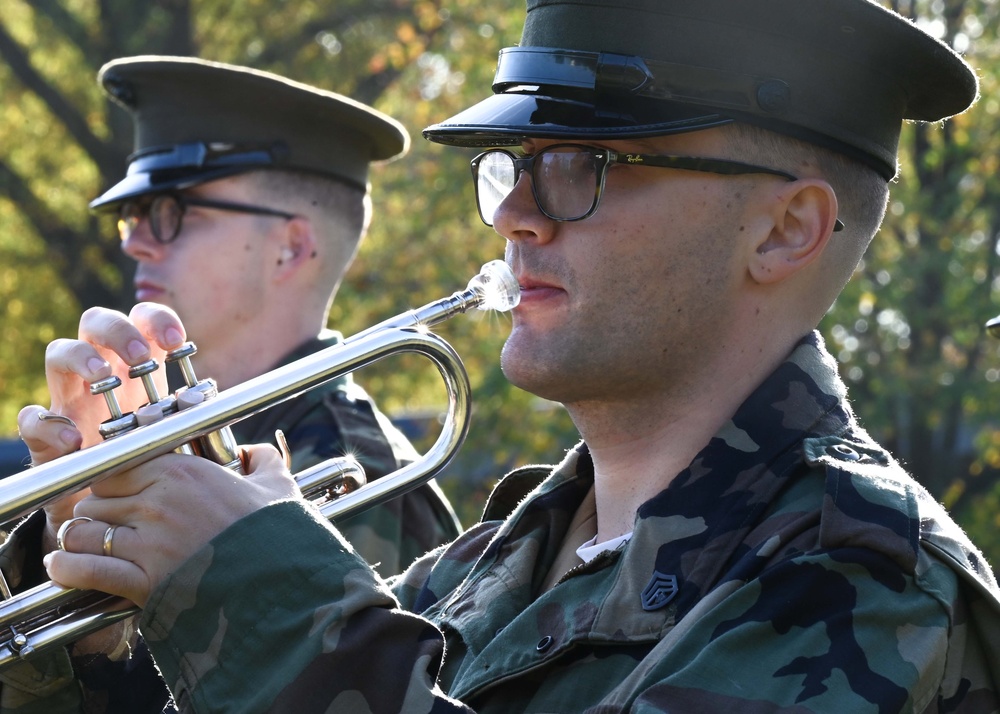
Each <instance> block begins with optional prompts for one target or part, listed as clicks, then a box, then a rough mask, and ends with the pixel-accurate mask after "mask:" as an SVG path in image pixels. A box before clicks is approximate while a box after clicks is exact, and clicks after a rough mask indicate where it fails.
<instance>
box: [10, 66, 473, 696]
mask: <svg viewBox="0 0 1000 714" xmlns="http://www.w3.org/2000/svg"><path fill="white" fill-rule="evenodd" d="M99 82H100V84H101V86H102V88H103V89H104V91H105V93H106V95H107V96H108V98H109V99H113V100H114V101H116V102H118V103H119V104H121V105H123V107H125V108H126V109H127V110H128V111H129V113H130V114H131V115H132V118H133V120H134V122H135V129H136V131H135V153H134V154H133V155H132V156H131V157H130V165H129V170H128V173H127V175H126V176H125V177H124V178H123V179H122V180H121V181H120V182H118V183H117V184H115V185H114V186H112V187H111V188H110V189H108V190H107V191H106V192H105V193H104V194H102V195H101V196H100V197H99V198H98V199H96V200H95V201H94V202H93V203H92V204H91V206H92V208H94V209H95V210H98V211H115V210H119V209H122V207H123V206H125V205H126V204H127V203H128V202H130V201H133V200H136V199H138V202H139V203H141V202H142V201H144V200H151V199H153V198H154V197H157V196H162V195H167V194H177V195H183V194H182V192H183V191H185V190H186V189H189V188H192V187H199V186H200V185H201V184H204V183H206V182H211V181H215V180H219V179H226V178H228V177H235V176H239V175H241V174H244V173H247V172H254V171H258V172H263V171H268V170H271V169H274V170H277V171H282V172H286V174H287V175H291V176H293V177H294V176H297V175H298V174H297V173H296V172H298V173H300V174H306V175H308V176H310V177H312V176H321V177H323V178H324V179H326V180H328V182H330V183H334V184H336V185H337V186H338V187H340V185H341V184H345V185H349V186H353V187H355V188H354V189H352V190H353V191H356V195H355V194H353V193H352V194H345V193H343V192H332V191H328V192H326V193H325V194H324V196H325V197H326V198H327V199H330V200H336V201H339V203H336V204H335V205H334V206H332V207H331V208H330V209H329V211H330V213H333V212H335V211H339V212H341V213H343V217H342V219H341V220H340V221H339V222H332V221H330V220H329V218H328V216H329V214H326V213H325V214H321V217H322V218H323V219H324V221H323V222H318V223H317V227H316V228H315V229H314V230H317V231H320V230H328V229H329V227H330V225H331V224H332V225H334V226H335V228H336V230H338V231H340V232H341V233H343V234H344V235H340V233H337V234H335V236H336V238H335V239H336V240H338V241H340V242H341V243H343V247H342V248H340V247H338V251H342V252H349V253H350V254H351V255H353V249H354V247H355V246H356V241H357V239H358V237H359V236H357V235H353V236H352V234H351V231H352V230H357V231H358V232H361V231H363V226H362V225H361V224H362V223H363V221H362V220H361V218H360V214H361V213H362V212H363V211H362V208H363V204H362V198H363V196H364V192H365V191H366V185H367V180H368V170H369V164H370V163H371V162H372V161H377V160H387V159H390V158H392V157H393V156H396V155H399V154H401V153H402V152H404V151H405V150H406V146H407V145H408V137H407V134H406V131H405V129H404V128H403V127H402V126H401V125H400V124H398V122H395V121H394V120H392V119H391V118H389V117H387V116H385V115H383V114H381V113H379V112H376V111H374V110H372V109H371V108H369V107H367V106H364V105H361V104H358V103H356V102H353V101H352V100H350V99H348V98H346V97H342V96H340V95H336V94H333V93H331V92H324V91H321V90H318V89H315V88H313V87H308V86H306V85H300V84H297V83H294V82H290V81H288V80H285V79H284V78H281V77H278V76H276V75H271V74H267V73H262V72H256V71H253V70H249V69H247V68H242V67H235V66H231V65H221V64H217V63H209V62H203V61H200V60H197V59H194V58H174V57H152V56H143V57H137V58H125V59H122V60H116V61H114V62H111V63H109V64H108V65H106V66H105V67H104V68H102V70H101V73H100V75H99ZM181 108H182V110H181ZM286 174H282V175H286ZM271 186H274V184H271ZM295 186H296V187H297V188H301V185H300V184H295ZM278 188H279V189H281V188H282V187H281V186H280V185H279V186H278ZM307 188H308V186H307ZM285 190H287V189H285ZM345 196H346V198H345ZM192 198H195V199H197V198H198V196H197V195H195V196H193V197H192V196H191V195H186V196H185V200H191V199H192ZM200 198H202V199H204V196H200ZM355 204H356V205H355ZM240 208H247V206H237V209H240ZM248 208H249V209H250V210H251V211H252V210H254V206H249V207H248ZM147 210H149V209H148V208H147ZM355 213H357V214H359V217H358V218H357V220H355V218H356V217H355V215H354V214H355ZM225 215H229V216H231V215H232V214H225ZM292 217H293V216H292ZM145 219H147V220H148V222H149V223H150V224H152V222H153V221H152V219H150V217H149V216H148V215H146V216H145ZM355 222H356V223H357V226H356V227H355ZM341 223H342V224H343V225H342V226H341ZM177 227H178V231H179V230H180V222H179V221H178V223H177ZM154 235H155V233H154ZM122 237H123V240H125V239H126V238H125V235H124V234H123V236H122ZM177 237H178V236H173V237H171V236H166V237H162V236H161V237H157V238H156V240H157V241H160V242H171V241H172V240H173V239H174V238H177ZM352 237H353V239H354V241H355V242H354V243H352V242H351V239H352ZM249 238H252V239H259V238H260V236H259V235H257V234H252V235H249ZM179 239H180V240H181V241H182V242H183V241H184V240H185V239H188V240H192V239H195V240H197V239H200V240H204V239H205V235H204V234H201V235H197V236H188V235H184V236H179ZM333 239H334V237H333V236H331V240H330V241H329V242H331V243H332V241H333ZM146 240H147V241H148V240H151V239H150V238H146ZM124 245H125V244H124V243H123V246H124ZM213 245H215V246H219V245H228V244H225V243H221V244H220V243H219V242H218V241H217V242H215V243H214V244H213ZM240 248H242V246H240ZM321 250H322V252H324V253H326V254H329V255H333V256H337V255H339V253H337V252H334V251H333V250H332V249H331V250H328V245H327V244H326V243H324V244H323V245H322V248H321ZM146 253H149V251H148V249H147V250H146ZM130 255H131V256H132V257H133V258H136V260H139V261H140V263H141V262H142V260H147V261H149V260H151V258H150V257H149V256H148V255H145V254H144V255H143V257H142V259H140V257H139V256H137V255H136V254H135V253H134V252H133V253H130ZM184 255H185V257H186V259H187V260H188V262H189V263H190V262H191V261H192V260H193V259H194V258H197V257H198V254H197V253H196V254H193V256H194V258H192V254H191V253H186V254H184ZM212 257H213V258H216V259H218V260H219V261H220V262H221V263H225V262H226V261H227V260H228V259H229V258H230V257H232V256H227V255H215V256H212ZM312 257H313V258H315V257H316V256H315V255H314V256H312ZM321 257H322V262H323V263H324V264H325V265H326V266H327V268H328V269H327V270H326V272H325V273H323V274H322V276H321V279H318V280H317V281H316V283H315V287H310V288H309V290H310V293H311V294H310V296H309V297H310V299H312V298H313V295H312V293H316V294H320V293H322V291H324V290H326V291H328V293H332V292H333V291H334V290H335V288H336V284H337V283H338V282H339V280H340V275H339V274H338V275H332V273H331V271H332V269H333V266H335V265H336V263H334V262H333V261H334V260H335V259H340V258H331V257H328V255H323V256H321ZM240 265H243V263H240ZM188 267H191V266H190V265H189V266H188ZM344 268H345V269H346V265H345V266H344ZM194 272H195V273H196V274H197V270H195V271H194ZM161 275H162V274H161ZM247 279H248V280H255V279H260V278H259V277H256V276H250V277H248V278H247ZM159 280H160V282H161V284H165V283H166V282H167V281H166V280H165V279H164V278H162V277H160V278H159ZM258 289H262V286H260V285H259V286H258ZM164 292H166V290H164ZM325 297H326V294H322V295H320V299H318V302H319V303H321V304H322V303H323V299H322V298H325ZM203 307H204V306H203ZM302 312H303V314H311V310H310V309H309V308H307V307H303V308H302ZM223 314H224V315H225V316H226V317H231V315H229V314H228V313H223ZM287 319H288V322H290V323H291V324H298V323H297V321H296V320H295V316H291V315H290V316H288V318H287ZM255 328H256V330H257V331H258V332H260V333H262V334H265V335H272V333H271V331H270V328H271V325H270V324H269V323H266V322H264V321H262V320H260V318H259V317H258V322H257V324H256V325H255ZM310 328H311V329H317V331H318V328H312V326H311V325H310ZM313 334H315V332H314V333H313ZM339 339H340V338H339V336H337V335H336V334H335V333H332V332H329V331H327V332H324V333H323V334H321V335H320V336H319V337H315V338H313V339H312V340H309V341H308V342H305V344H299V345H297V343H296V342H291V343H288V344H286V341H285V336H284V333H282V336H281V338H280V339H279V338H278V337H277V336H273V337H272V341H273V342H276V343H277V344H278V346H279V347H281V348H282V349H287V350H289V351H291V353H290V354H288V355H285V356H284V360H283V362H282V364H286V363H288V362H291V361H293V360H295V359H299V358H302V357H305V356H307V355H309V354H312V353H314V352H317V351H319V350H321V349H323V348H325V347H329V346H332V345H333V344H336V343H337V342H338V341H339ZM279 354H280V353H279ZM201 356H202V357H204V352H203V353H202V355H201ZM230 357H231V359H232V361H237V360H238V358H239V357H240V356H238V355H230ZM194 363H195V367H196V368H198V367H199V362H198V358H197V357H196V358H195V360H194ZM273 366H278V365H270V364H263V365H260V367H261V368H262V369H263V368H271V367H273ZM173 371H174V370H173V368H171V369H169V370H168V372H169V373H170V375H169V381H170V382H171V383H172V384H171V387H173V388H176V387H179V386H181V385H182V384H183V382H182V380H181V379H180V375H179V374H173ZM201 376H212V377H218V376H220V375H214V374H208V375H204V374H203V375H201ZM279 429H280V430H281V431H282V432H283V433H284V435H285V437H286V439H287V442H288V445H289V449H290V452H291V462H292V463H291V466H292V468H293V470H295V471H301V470H303V469H306V468H308V467H310V466H313V465H315V464H316V463H319V462H320V461H324V460H326V459H328V458H331V457H334V456H341V455H343V454H344V453H351V454H353V455H355V456H356V457H357V458H358V460H359V461H360V462H361V464H362V465H363V466H364V467H365V472H366V475H367V478H368V479H369V480H374V479H376V478H378V477H380V476H383V475H385V474H387V473H390V472H392V471H395V470H396V469H397V468H399V467H400V466H401V465H403V464H405V463H408V462H410V461H413V460H414V459H416V458H417V454H416V452H415V451H414V449H413V447H412V446H411V445H410V444H409V443H408V442H407V441H406V439H405V437H404V436H403V435H402V434H401V433H400V432H399V431H398V430H397V429H396V428H395V427H393V426H392V425H391V424H390V423H389V421H388V419H386V417H385V416H384V415H382V414H381V413H380V412H379V410H378V409H377V407H376V406H375V405H374V403H373V402H372V400H371V399H370V398H369V397H368V395H367V394H365V392H364V390H362V389H361V387H359V386H358V385H357V384H355V383H354V381H353V379H352V378H351V377H350V376H346V377H343V378H341V379H338V380H335V381H332V382H329V383H327V384H326V385H323V386H322V387H319V388H316V389H313V390H310V391H309V392H307V393H306V394H303V395H301V396H299V397H297V398H295V399H292V400H289V401H286V402H284V403H282V404H279V405H277V406H275V407H273V408H271V409H268V410H267V411H265V412H263V413H261V414H258V415H255V416H253V417H250V418H249V419H246V420H244V421H241V422H239V423H237V424H236V425H234V427H233V432H234V434H235V436H236V438H237V441H238V442H239V443H242V444H249V443H261V442H272V443H273V440H274V433H275V431H276V430H279ZM338 525H339V526H340V527H341V529H342V532H343V533H344V534H345V536H346V537H347V538H348V539H349V540H350V542H351V543H352V545H353V546H354V547H355V548H356V549H357V551H358V552H359V553H360V555H361V556H362V557H363V558H365V559H366V560H367V561H368V562H370V563H372V564H373V565H374V567H375V568H376V570H377V571H378V572H379V573H380V574H382V575H383V576H390V575H394V574H397V573H400V572H402V570H404V569H405V567H406V566H407V565H409V564H410V563H411V562H413V560H415V559H416V558H417V557H418V556H420V555H423V554H424V553H426V552H427V551H429V550H431V549H433V548H435V547H437V546H439V545H441V544H442V543H447V542H449V541H451V540H452V539H453V538H454V537H455V536H457V535H458V533H459V530H460V528H459V524H458V521H457V518H456V517H455V515H454V513H453V511H452V509H451V507H450V505H449V504H448V502H447V500H446V499H445V497H444V495H443V493H441V491H440V489H439V488H438V487H437V486H436V484H434V483H433V482H432V483H429V484H427V485H426V486H423V487H421V488H420V489H418V490H416V491H414V492H411V493H409V494H406V495H405V496H403V497H400V498H398V499H394V500H392V501H389V502H387V503H385V504H383V505H380V506H378V507H376V508H373V509H371V510H369V511H367V512H364V513H361V514H359V515H357V516H355V517H352V518H350V519H347V520H345V521H344V522H342V523H339V524H338ZM44 526H45V516H44V513H42V512H41V511H39V512H38V513H36V514H34V515H33V516H32V517H30V518H29V519H27V520H26V521H25V522H24V523H23V524H21V525H20V527H18V528H17V529H16V530H15V531H14V532H13V534H12V535H11V537H10V538H9V540H8V541H7V542H6V543H5V544H4V546H3V547H2V549H0V568H2V569H3V572H4V575H5V576H6V578H7V581H8V583H10V584H11V586H12V588H13V589H14V591H15V592H20V591H23V590H25V589H27V588H29V587H32V586H34V585H37V584H39V583H41V582H43V581H46V580H48V577H47V576H46V575H45V571H44V569H43V568H42V567H41V556H42V553H41V547H42V546H41V542H42V532H43V528H44ZM133 634H134V633H133V632H132V631H131V630H130V629H129V628H128V627H126V628H125V630H124V631H122V632H120V633H117V634H116V633H107V636H106V638H105V639H104V640H103V641H102V640H101V638H100V637H98V638H97V639H96V641H95V640H93V639H92V640H89V641H88V644H87V646H86V647H82V646H81V645H79V644H77V645H74V646H73V647H71V648H70V652H71V653H72V658H70V657H68V656H67V653H66V652H59V653H57V654H54V655H52V656H51V657H44V658H42V659H40V660H38V661H36V662H35V663H34V666H27V667H24V668H14V669H12V670H9V671H7V672H4V673H3V674H0V682H2V683H3V686H2V688H0V712H14V711H16V712H30V711H44V712H49V711H57V710H59V709H58V706H57V704H56V703H55V702H56V700H61V701H63V702H64V704H65V706H66V707H67V708H66V709H65V710H66V711H77V708H78V707H83V708H84V709H85V710H88V711H90V710H96V711H105V710H107V711H112V712H133V711H145V710H147V709H148V710H156V711H159V710H160V709H161V708H162V706H163V703H164V702H165V701H166V699H167V697H168V693H167V690H166V688H165V686H164V685H163V682H162V680H161V679H160V678H159V677H158V676H157V674H156V672H155V670H154V667H153V665H152V662H151V661H150V659H149V657H148V654H146V652H145V646H144V645H143V643H142V642H141V640H140V641H135V638H134V636H133ZM127 643H130V644H127ZM130 646H131V650H130ZM130 651H131V653H132V656H129V655H130ZM39 670H43V671H45V672H46V674H42V675H39V674H38V671H39ZM119 676H123V677H125V678H126V679H125V681H127V682H128V686H127V687H123V688H120V689H119V690H117V691H115V692H111V691H109V690H107V689H106V687H105V685H104V684H103V682H104V681H105V680H112V681H113V680H115V679H116V678H117V677H119ZM77 678H78V680H79V681H74V680H75V679H77ZM54 693H55V694H54ZM53 696H54V697H55V698H56V699H52V698H51V697H53ZM46 697H48V698H46Z"/></svg>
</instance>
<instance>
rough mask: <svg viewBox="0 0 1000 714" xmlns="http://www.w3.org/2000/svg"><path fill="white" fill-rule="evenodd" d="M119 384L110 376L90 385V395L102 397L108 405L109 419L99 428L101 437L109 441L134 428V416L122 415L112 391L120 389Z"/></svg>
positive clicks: (115, 378)
mask: <svg viewBox="0 0 1000 714" xmlns="http://www.w3.org/2000/svg"><path fill="white" fill-rule="evenodd" d="M121 384H122V381H121V380H120V379H119V378H118V377H115V376H114V375H112V376H110V377H107V378H106V379H99V380H97V381H96V382H92V383H91V385H90V393H91V394H93V395H94V396H96V395H98V394H101V395H103V396H104V401H105V402H107V405H108V411H109V412H111V418H110V419H108V420H107V421H105V422H103V423H102V424H101V426H100V432H101V436H103V437H104V438H105V439H110V438H111V437H113V436H117V435H118V434H121V433H122V432H124V431H128V430H130V429H133V428H134V427H135V416H134V415H132V414H122V408H121V405H120V404H119V403H118V397H117V396H115V392H114V390H115V389H117V388H118V387H120V386H121Z"/></svg>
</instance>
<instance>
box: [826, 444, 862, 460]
mask: <svg viewBox="0 0 1000 714" xmlns="http://www.w3.org/2000/svg"><path fill="white" fill-rule="evenodd" d="M826 452H827V453H828V454H830V456H833V457H839V458H841V459H844V460H845V461H859V460H860V459H861V454H859V453H858V452H857V451H855V450H854V449H852V448H851V447H850V446H847V445H846V444H834V445H833V446H829V447H827V450H826Z"/></svg>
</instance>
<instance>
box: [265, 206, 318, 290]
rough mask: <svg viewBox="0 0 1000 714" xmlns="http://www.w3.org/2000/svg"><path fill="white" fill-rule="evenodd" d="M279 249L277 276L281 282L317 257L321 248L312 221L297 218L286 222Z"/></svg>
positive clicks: (300, 217) (301, 217) (276, 265)
mask: <svg viewBox="0 0 1000 714" xmlns="http://www.w3.org/2000/svg"><path fill="white" fill-rule="evenodd" d="M277 248H278V253H277V256H276V258H275V267H276V271H275V275H276V277H277V278H278V279H279V280H280V279H283V278H285V277H288V276H290V275H293V274H294V273H295V272H297V271H298V269H299V268H301V267H302V266H303V265H305V264H306V263H308V262H309V261H311V260H313V259H314V258H315V257H316V256H317V251H318V250H319V247H318V242H317V240H316V235H315V233H314V232H313V226H312V221H310V220H309V219H308V218H306V217H304V216H296V217H295V218H292V219H290V220H288V221H286V222H285V230H284V231H282V233H281V240H279V241H278V243H277Z"/></svg>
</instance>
